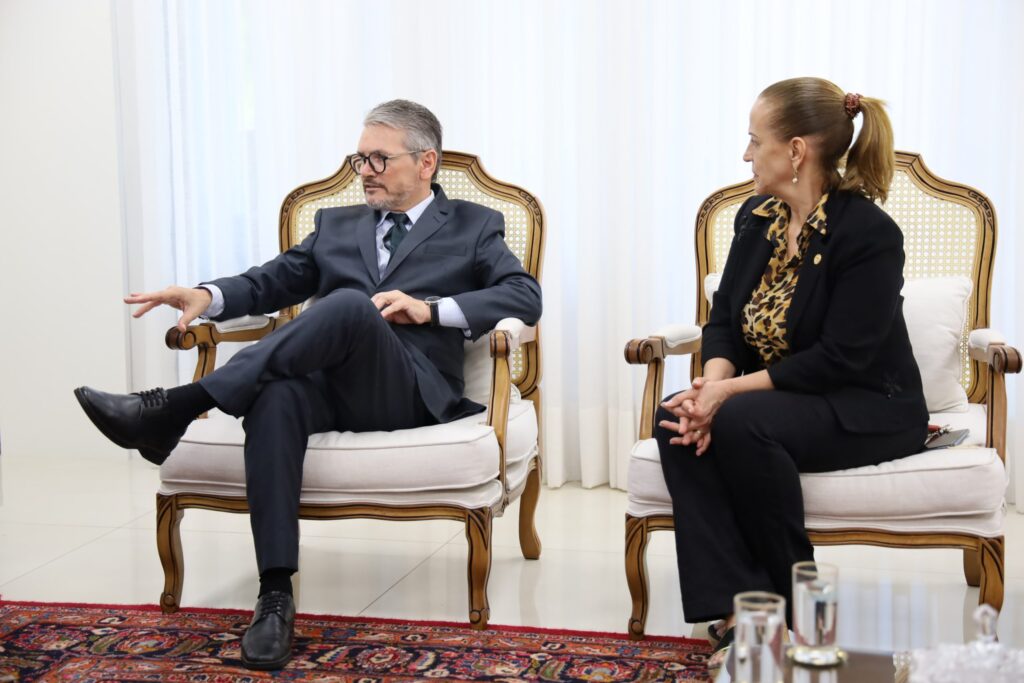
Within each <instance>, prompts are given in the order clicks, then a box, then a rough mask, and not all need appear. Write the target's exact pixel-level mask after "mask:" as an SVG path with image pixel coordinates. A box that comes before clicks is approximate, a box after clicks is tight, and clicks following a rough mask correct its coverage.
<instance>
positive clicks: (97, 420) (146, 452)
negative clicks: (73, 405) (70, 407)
mask: <svg viewBox="0 0 1024 683" xmlns="http://www.w3.org/2000/svg"><path fill="white" fill-rule="evenodd" d="M75 398H76V399H78V405H80V406H82V410H84V411H85V415H86V417H88V418H89V421H90V422H92V423H93V425H94V426H95V427H96V429H98V430H100V433H101V434H103V436H105V437H107V438H108V439H110V440H111V441H112V442H113V443H114V444H115V445H117V446H120V447H121V448H126V449H128V450H130V451H138V452H139V454H140V455H141V456H142V457H143V458H145V459H146V460H148V461H149V462H151V463H153V464H154V465H158V466H159V465H161V464H163V461H164V460H166V459H167V457H168V456H169V455H170V453H163V452H161V451H155V450H153V449H152V448H145V447H139V446H133V445H131V444H129V443H126V442H125V441H122V440H121V439H119V438H117V437H116V436H114V435H113V434H112V433H111V432H110V431H109V430H108V429H107V426H106V425H105V424H104V423H103V420H102V418H101V417H100V414H99V413H97V412H96V410H95V409H94V408H93V407H92V403H90V402H89V399H87V398H86V397H85V392H83V391H82V388H81V387H79V388H78V389H75Z"/></svg>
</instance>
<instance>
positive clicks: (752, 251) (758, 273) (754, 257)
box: [736, 216, 772, 319]
mask: <svg viewBox="0 0 1024 683" xmlns="http://www.w3.org/2000/svg"><path fill="white" fill-rule="evenodd" d="M751 220H757V221H759V222H760V226H759V227H756V228H755V227H752V228H748V230H749V232H748V234H746V235H744V236H743V239H744V240H749V241H750V242H751V244H750V246H749V247H748V251H747V256H746V258H745V259H744V261H745V266H746V267H745V268H744V269H743V271H742V272H741V273H739V274H738V277H737V278H736V284H737V288H736V294H737V296H736V314H737V316H742V313H743V307H744V306H746V305H747V303H748V302H749V301H750V297H751V295H752V294H753V293H754V288H755V287H757V285H758V284H759V283H760V282H761V278H762V277H763V276H764V269H765V266H767V265H768V259H770V258H771V255H772V243H771V242H769V241H768V238H767V234H768V226H769V225H771V221H770V220H768V219H767V218H763V217H761V216H751ZM737 319H740V318H739V317H737Z"/></svg>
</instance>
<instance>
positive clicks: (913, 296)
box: [704, 273, 972, 413]
mask: <svg viewBox="0 0 1024 683" xmlns="http://www.w3.org/2000/svg"><path fill="white" fill-rule="evenodd" d="M721 279H722V274H721V273H709V274H708V275H707V277H705V278H704V296H705V297H706V298H707V300H708V302H709V303H710V302H711V300H712V296H713V295H714V293H715V291H716V290H717V289H718V283H719V282H720V281H721ZM971 288H972V283H971V280H970V279H969V278H966V277H963V276H952V277H926V278H917V279H914V280H907V282H906V283H905V284H904V285H903V317H904V318H906V321H907V332H908V334H909V336H910V345H911V347H913V349H914V359H915V360H917V365H918V367H919V368H920V370H921V382H922V384H923V385H924V398H925V402H926V403H927V404H928V412H930V413H938V412H963V411H965V410H967V393H966V392H965V391H964V388H963V386H962V385H961V384H960V340H961V339H962V338H963V333H964V322H965V321H966V319H967V302H968V300H969V299H970V297H971Z"/></svg>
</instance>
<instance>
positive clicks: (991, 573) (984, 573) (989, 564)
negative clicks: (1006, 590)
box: [978, 536, 1004, 610]
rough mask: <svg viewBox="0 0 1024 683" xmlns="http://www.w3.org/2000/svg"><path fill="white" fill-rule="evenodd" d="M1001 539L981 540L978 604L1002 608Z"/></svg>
mask: <svg viewBox="0 0 1024 683" xmlns="http://www.w3.org/2000/svg"><path fill="white" fill-rule="evenodd" d="M1003 547H1004V546H1003V537H1002V536H999V537H998V538H983V539H981V550H980V552H979V554H980V556H981V561H980V562H979V565H980V566H981V581H980V583H981V590H980V595H979V598H978V604H988V605H991V606H992V607H994V608H995V609H996V610H1001V609H1002V608H1003Z"/></svg>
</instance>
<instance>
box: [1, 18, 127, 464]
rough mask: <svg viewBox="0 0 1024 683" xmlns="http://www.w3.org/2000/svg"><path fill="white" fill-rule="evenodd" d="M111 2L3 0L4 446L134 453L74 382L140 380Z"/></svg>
mask: <svg viewBox="0 0 1024 683" xmlns="http://www.w3.org/2000/svg"><path fill="white" fill-rule="evenodd" d="M110 11H111V10H110V3H109V2H106V1H105V0H104V1H100V0H89V1H88V2H84V1H83V2H61V1H60V0H0V93H3V95H2V97H3V102H4V104H3V107H0V150H2V151H0V206H2V207H3V214H2V215H3V218H2V223H0V224H2V228H0V238H2V239H0V302H2V303H3V317H2V319H0V439H2V444H3V457H4V458H8V457H22V456H32V457H35V456H46V455H56V454H60V453H66V452H69V451H73V452H76V453H80V454H81V455H83V456H88V455H97V454H107V455H121V456H122V457H123V454H124V451H122V450H121V449H118V448H116V447H114V446H112V445H111V444H110V443H109V442H107V441H106V440H105V439H104V438H103V437H102V436H100V435H99V434H98V433H97V431H96V430H95V428H93V427H92V425H91V424H89V423H88V421H87V419H86V418H85V416H84V414H83V413H82V411H81V410H80V409H79V407H78V404H77V402H76V401H75V399H74V397H73V395H72V389H74V387H76V386H78V385H80V384H90V385H95V386H97V387H99V388H103V389H107V390H114V391H124V390H125V388H126V387H127V384H128V379H127V370H126V368H127V363H126V346H127V345H126V312H125V306H124V305H123V304H121V303H120V298H121V297H122V296H123V284H122V283H123V282H124V274H123V272H124V263H123V260H124V259H123V241H124V240H123V235H122V224H121V211H120V196H119V190H118V167H117V111H116V109H115V102H116V100H115V97H114V93H115V82H114V65H113V43H112V31H111V15H110Z"/></svg>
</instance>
